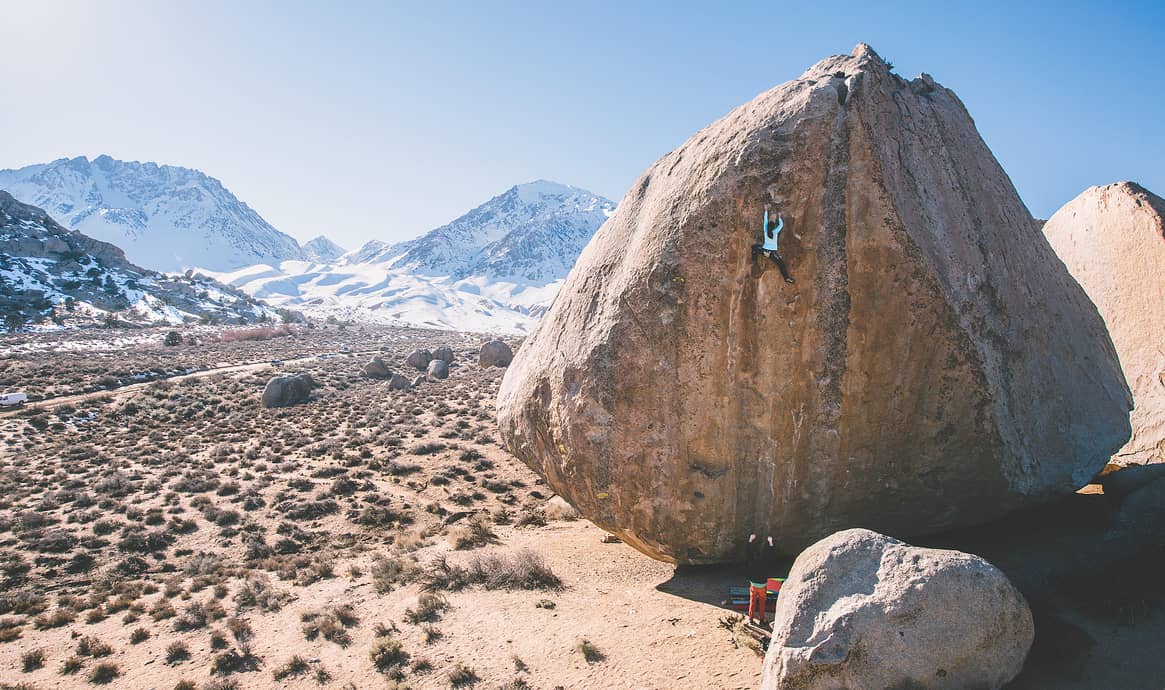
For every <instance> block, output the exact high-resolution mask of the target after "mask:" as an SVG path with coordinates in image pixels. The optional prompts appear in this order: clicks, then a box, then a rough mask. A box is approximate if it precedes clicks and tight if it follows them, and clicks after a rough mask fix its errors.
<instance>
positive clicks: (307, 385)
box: [263, 374, 315, 407]
mask: <svg viewBox="0 0 1165 690" xmlns="http://www.w3.org/2000/svg"><path fill="white" fill-rule="evenodd" d="M312 388H315V382H314V381H312V378H311V377H310V376H308V375H307V374H290V375H288V376H276V377H275V378H273V379H271V380H270V381H268V382H267V387H266V388H264V389H263V407H287V406H288V405H297V404H299V403H301V402H306V401H307V397H308V395H310V394H311V389H312Z"/></svg>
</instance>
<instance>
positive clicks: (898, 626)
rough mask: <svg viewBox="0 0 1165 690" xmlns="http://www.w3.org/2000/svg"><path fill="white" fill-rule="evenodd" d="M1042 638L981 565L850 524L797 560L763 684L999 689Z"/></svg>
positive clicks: (811, 689)
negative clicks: (1033, 642)
mask: <svg viewBox="0 0 1165 690" xmlns="http://www.w3.org/2000/svg"><path fill="white" fill-rule="evenodd" d="M1034 637H1035V627H1034V625H1033V622H1032V615H1031V611H1030V610H1029V609H1028V605H1027V602H1026V601H1024V598H1023V596H1022V595H1021V594H1020V593H1019V591H1017V590H1016V589H1015V587H1014V586H1012V584H1011V582H1010V581H1009V580H1008V579H1007V576H1006V575H1004V574H1003V573H1002V572H1000V571H999V570H998V569H997V568H995V567H994V566H993V565H991V564H990V563H988V562H987V561H985V560H983V559H982V558H979V557H978V556H973V555H971V554H967V553H962V552H959V551H944V550H939V549H922V548H918V547H914V546H910V545H908V544H903V543H902V542H900V541H898V540H896V539H891V538H890V537H887V536H884V535H881V534H878V533H876V532H871V531H869V530H864V529H851V530H846V531H844V532H838V533H837V534H834V535H831V536H829V537H827V538H825V539H823V540H821V541H820V542H818V543H816V544H814V545H813V546H811V547H809V548H808V549H806V550H805V551H804V552H803V553H802V554H801V555H800V556H798V557H797V561H796V562H795V563H794V564H793V569H792V570H791V571H790V572H789V577H788V579H786V580H785V584H784V586H782V587H781V596H780V597H779V598H778V599H777V610H776V612H775V613H774V614H773V637H772V642H771V643H770V644H769V650H768V654H767V655H766V656H765V662H764V670H763V675H762V676H761V689H762V690H792V689H793V688H796V690H833V689H834V688H919V689H920V690H921V689H923V688H999V687H1002V686H1003V685H1004V684H1005V683H1007V682H1008V681H1010V680H1011V679H1012V678H1014V677H1015V676H1016V675H1017V674H1018V673H1019V671H1020V668H1022V666H1023V661H1024V659H1025V658H1026V657H1027V652H1028V649H1030V648H1031V644H1032V640H1033V639H1034Z"/></svg>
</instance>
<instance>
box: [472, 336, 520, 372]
mask: <svg viewBox="0 0 1165 690" xmlns="http://www.w3.org/2000/svg"><path fill="white" fill-rule="evenodd" d="M512 361H514V351H513V350H511V349H510V346H509V345H506V343H505V341H502V340H491V341H489V342H488V343H486V344H484V345H482V346H481V351H480V352H478V354H477V364H478V366H482V367H508V366H510V362H512Z"/></svg>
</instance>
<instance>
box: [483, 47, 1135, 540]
mask: <svg viewBox="0 0 1165 690" xmlns="http://www.w3.org/2000/svg"><path fill="white" fill-rule="evenodd" d="M766 209H768V210H769V211H771V212H775V211H777V210H778V209H779V210H781V212H782V213H783V215H784V220H785V229H784V231H783V232H782V233H781V235H780V250H781V254H782V256H783V257H784V262H785V263H786V264H787V267H788V270H789V272H790V274H791V276H790V277H791V279H792V281H794V282H792V283H790V282H786V281H785V280H783V279H782V277H781V273H780V271H779V267H778V266H777V265H776V262H775V261H773V260H771V259H770V257H767V256H757V255H755V254H754V253H753V251H752V246H753V245H754V244H755V243H758V242H759V241H760V240H761V232H762V229H761V223H762V218H763V216H764V213H765V211H766ZM1130 402H1131V400H1130V397H1129V393H1128V390H1127V388H1125V385H1124V380H1123V377H1122V376H1121V372H1120V367H1119V364H1118V362H1117V358H1116V353H1115V351H1114V350H1113V347H1112V344H1111V343H1110V342H1109V339H1108V335H1107V332H1106V330H1105V327H1104V323H1103V321H1101V319H1100V316H1099V315H1098V314H1097V312H1096V309H1095V307H1093V305H1092V303H1091V302H1090V301H1089V300H1088V297H1087V296H1086V295H1085V294H1084V291H1083V290H1081V289H1080V286H1079V285H1078V284H1077V283H1076V281H1075V280H1073V279H1072V276H1071V275H1069V273H1068V271H1067V270H1066V269H1065V268H1064V264H1063V263H1062V262H1061V261H1060V260H1059V259H1057V258H1056V255H1055V253H1054V252H1053V251H1052V249H1051V247H1050V246H1049V245H1048V242H1047V241H1046V240H1045V239H1044V237H1043V235H1042V234H1041V233H1040V231H1039V230H1038V229H1037V228H1036V226H1035V224H1034V223H1033V221H1032V217H1031V214H1030V213H1029V212H1028V210H1027V208H1026V207H1025V206H1024V204H1023V202H1022V201H1021V200H1020V198H1019V195H1018V194H1017V193H1016V191H1015V188H1014V187H1013V185H1012V184H1011V181H1010V180H1009V179H1008V177H1007V174H1006V173H1005V172H1004V171H1003V169H1002V168H1001V167H1000V165H999V163H998V161H997V160H996V159H995V157H994V156H993V155H992V153H991V151H990V150H989V149H988V148H987V145H986V144H985V143H984V142H983V140H982V138H981V137H980V136H979V133H978V131H976V129H975V124H974V122H973V120H972V119H971V117H970V115H969V114H968V112H967V109H966V107H965V106H964V105H963V103H962V102H961V101H960V100H959V98H958V97H957V96H956V95H955V93H954V92H953V91H951V90H950V89H947V88H945V87H943V86H942V85H940V84H939V83H937V82H936V81H935V80H934V79H932V78H931V77H929V76H927V75H925V74H924V75H922V76H920V77H918V78H915V79H911V80H907V79H904V78H902V77H900V76H899V75H897V74H895V73H894V72H893V71H892V70H891V68H890V66H889V65H888V64H887V63H886V62H885V61H884V60H882V59H881V58H880V57H879V56H878V55H877V53H875V52H874V51H873V50H872V49H871V48H870V47H869V46H867V45H864V44H863V45H859V46H857V47H856V48H855V49H854V51H853V53H852V54H850V55H835V56H831V57H828V58H826V59H824V60H821V61H820V62H818V63H817V64H815V65H813V66H812V67H810V68H809V69H808V70H806V71H805V72H804V73H803V74H802V75H801V76H800V77H799V78H797V79H794V80H792V81H790V82H787V83H785V84H781V85H779V86H776V87H775V88H773V89H772V90H770V91H767V92H765V93H763V94H761V95H759V96H758V97H757V98H756V99H754V100H753V101H751V102H749V103H746V104H743V105H741V106H740V107H738V108H736V109H735V110H733V111H732V112H730V113H728V114H727V115H725V116H724V117H723V118H721V119H720V120H718V121H716V122H714V123H712V124H710V125H709V126H708V127H706V128H705V129H703V130H701V131H700V132H697V133H696V134H694V135H693V136H692V138H690V139H689V140H688V141H687V142H684V143H683V144H681V145H680V146H679V147H678V148H676V149H675V150H674V151H672V152H670V153H668V154H667V155H665V156H664V157H663V158H661V159H660V160H659V161H657V162H656V163H655V164H654V165H653V166H652V167H651V168H649V169H648V170H647V171H645V172H644V173H643V175H642V176H641V177H640V179H639V180H638V181H637V182H636V183H635V184H634V186H632V187H631V189H630V190H629V191H628V192H627V194H626V195H625V196H624V197H623V200H622V201H621V202H620V203H619V208H618V210H617V211H616V212H615V214H614V215H613V216H612V217H611V219H610V221H608V222H607V223H606V224H604V225H603V227H602V229H601V230H599V232H598V233H597V234H596V235H595V238H594V239H593V240H592V241H591V243H590V244H589V245H587V247H586V249H585V250H584V251H583V253H582V255H581V256H580V257H579V260H578V263H577V264H576V265H575V267H574V268H573V269H572V270H571V272H570V275H569V277H568V278H567V280H566V283H565V284H564V285H563V287H562V290H561V291H560V292H559V294H558V297H557V298H556V299H555V301H554V304H553V306H551V308H550V310H549V312H548V313H547V314H546V316H545V317H544V319H543V320H542V322H541V323H540V324H539V326H538V328H537V330H536V331H535V332H534V333H533V335H531V336H530V337H529V338H527V339H526V341H525V343H524V344H523V345H522V348H521V349H520V350H519V352H518V353H517V355H516V356H515V358H514V361H513V364H511V366H510V368H509V369H508V371H507V372H506V376H505V378H504V379H503V381H502V384H501V387H500V389H499V392H498V405H497V409H498V427H499V431H500V433H501V435H502V438H503V439H504V440H505V442H506V444H507V445H508V447H509V448H510V450H511V451H512V452H513V453H514V454H515V455H516V456H518V457H519V458H521V459H522V460H523V461H525V462H526V463H528V464H529V465H530V466H531V467H532V468H534V470H535V471H537V472H538V473H539V474H540V475H542V476H543V478H544V479H545V480H546V482H547V484H548V486H549V487H550V488H551V490H553V491H555V492H557V493H558V494H560V495H561V496H562V497H563V498H565V499H566V500H567V501H568V502H570V503H571V504H572V505H574V506H575V507H576V508H578V510H579V511H580V512H581V513H582V514H583V516H584V517H586V518H588V519H590V520H592V521H594V522H595V523H596V524H598V525H599V526H600V527H602V528H604V529H608V530H610V531H613V532H614V533H616V534H617V535H618V536H620V537H622V538H623V539H624V540H625V541H626V542H627V543H629V544H631V545H633V546H635V547H637V548H639V549H641V550H643V551H644V552H646V553H648V554H650V555H652V556H654V557H656V558H661V559H665V560H670V561H675V562H680V563H685V562H686V563H708V562H716V561H728V560H737V559H740V558H741V557H742V555H743V554H742V550H743V544H744V540H743V539H742V537H743V536H744V535H747V534H749V533H750V532H756V533H759V534H771V535H772V537H773V540H774V543H775V544H776V546H777V548H778V550H780V551H781V552H783V553H786V554H795V553H797V552H798V551H799V550H800V549H802V548H804V547H805V546H806V545H808V544H810V543H812V542H814V541H815V540H817V539H820V538H821V537H823V536H825V535H828V534H830V533H832V532H834V531H837V530H838V529H842V528H845V527H852V526H859V525H860V526H863V527H867V528H870V529H878V530H882V531H885V532H887V533H890V534H895V535H902V536H908V535H912V534H923V533H929V532H935V531H940V530H943V529H947V528H952V527H957V526H964V525H969V524H974V523H978V522H983V521H985V520H988V519H990V518H992V517H996V516H999V515H1002V514H1004V513H1006V512H1009V511H1012V510H1016V509H1018V508H1021V507H1025V506H1031V505H1033V504H1037V503H1039V502H1042V501H1047V500H1050V499H1051V498H1053V497H1055V496H1061V495H1071V494H1073V492H1074V491H1075V490H1076V489H1078V488H1080V487H1082V486H1084V485H1085V484H1087V483H1088V482H1089V481H1090V479H1091V478H1092V477H1093V476H1094V474H1095V473H1096V472H1097V471H1098V470H1100V469H1101V468H1103V467H1104V465H1105V463H1106V461H1107V460H1108V456H1109V455H1110V454H1111V453H1112V452H1113V451H1115V450H1116V449H1117V448H1119V447H1121V445H1123V444H1124V443H1125V441H1126V440H1128V438H1129V408H1130Z"/></svg>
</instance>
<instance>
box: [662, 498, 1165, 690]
mask: <svg viewBox="0 0 1165 690" xmlns="http://www.w3.org/2000/svg"><path fill="white" fill-rule="evenodd" d="M1142 503H1144V502H1142ZM1129 507H1131V506H1129ZM1129 507H1126V508H1125V509H1124V511H1123V513H1122V506H1121V500H1120V499H1119V498H1116V497H1112V496H1105V495H1102V494H1073V495H1071V496H1068V497H1065V498H1062V499H1059V500H1056V501H1053V502H1051V503H1048V504H1045V505H1043V506H1040V507H1037V508H1033V509H1030V510H1026V511H1022V512H1018V513H1014V514H1012V515H1009V516H1006V517H1004V518H1002V519H1000V520H996V521H994V522H990V523H987V524H983V525H979V526H976V527H970V528H964V529H959V530H952V531H949V532H944V533H940V534H935V535H929V536H925V537H911V538H904V539H903V541H906V542H908V543H911V544H915V545H918V546H927V547H933V548H942V549H956V550H959V551H964V552H967V553H973V554H977V555H979V556H982V557H983V558H985V559H987V560H988V561H990V562H991V563H992V564H994V565H995V566H996V567H998V568H999V569H1000V570H1002V571H1003V572H1005V573H1006V574H1007V576H1008V577H1009V578H1010V579H1011V581H1012V582H1013V583H1014V584H1015V586H1016V587H1017V588H1018V589H1019V590H1020V591H1021V592H1023V594H1024V596H1025V597H1027V600H1028V603H1029V604H1030V605H1031V608H1032V614H1033V617H1034V619H1035V624H1036V641H1035V643H1034V645H1033V646H1032V650H1031V653H1030V654H1029V656H1028V660H1027V663H1026V665H1025V667H1024V671H1023V672H1022V673H1021V674H1020V676H1019V678H1017V679H1016V680H1015V681H1014V682H1013V683H1012V684H1011V686H1010V687H1012V688H1038V687H1101V686H1103V687H1126V688H1127V687H1157V688H1159V687H1162V686H1161V683H1162V680H1161V679H1162V678H1165V655H1162V654H1160V653H1159V652H1154V651H1152V647H1150V648H1149V649H1145V650H1144V651H1143V654H1142V653H1140V652H1138V651H1137V650H1136V649H1129V648H1128V647H1137V646H1139V645H1141V644H1145V645H1153V646H1159V644H1160V639H1161V638H1160V637H1159V634H1160V632H1161V631H1165V611H1163V610H1162V605H1163V604H1165V582H1163V575H1165V520H1163V519H1162V517H1163V515H1165V506H1148V507H1147V508H1144V509H1142V511H1141V513H1137V512H1136V511H1130V510H1129ZM792 562H793V559H791V558H790V559H788V560H787V561H785V562H783V563H781V565H780V572H779V573H775V574H776V575H784V574H786V573H787V572H788V569H789V568H790V567H791V566H792ZM746 582H747V577H746V575H745V570H744V568H743V566H740V565H716V566H681V567H677V568H676V570H675V572H674V574H673V575H672V577H671V578H669V579H668V580H666V581H665V582H662V583H660V584H659V585H658V586H657V587H656V589H658V590H659V591H661V592H666V593H669V594H672V595H674V596H678V597H683V598H685V599H689V600H692V601H699V602H703V603H705V604H710V605H714V606H719V605H720V604H721V602H722V601H723V600H724V599H725V598H726V596H727V594H728V589H729V587H739V586H744V585H745V584H746ZM1112 639H1119V640H1120V643H1119V644H1117V643H1109V642H1110V640H1112ZM1106 643H1109V644H1106ZM1118 672H1119V673H1118ZM1137 678H1144V679H1145V680H1146V683H1145V684H1144V685H1143V686H1142V685H1140V684H1138V682H1137V680H1136V679H1137Z"/></svg>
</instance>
